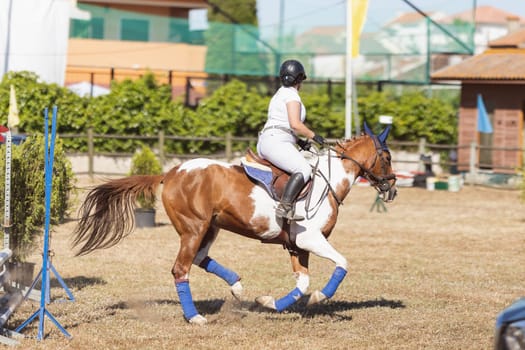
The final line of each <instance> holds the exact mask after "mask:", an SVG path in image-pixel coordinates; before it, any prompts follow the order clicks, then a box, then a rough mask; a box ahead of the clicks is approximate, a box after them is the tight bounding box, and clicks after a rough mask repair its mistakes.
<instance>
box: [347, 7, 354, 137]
mask: <svg viewBox="0 0 525 350" xmlns="http://www.w3.org/2000/svg"><path fill="white" fill-rule="evenodd" d="M352 27H353V26H352V0H346V74H345V77H346V79H345V139H349V138H351V136H352V85H353V73H352V52H353V42H352V39H353V38H352V36H353V35H352Z"/></svg>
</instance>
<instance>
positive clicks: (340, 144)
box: [335, 133, 368, 150]
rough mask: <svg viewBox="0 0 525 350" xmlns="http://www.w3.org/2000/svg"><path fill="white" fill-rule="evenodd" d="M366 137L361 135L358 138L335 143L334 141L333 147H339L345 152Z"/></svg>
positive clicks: (353, 137) (354, 137)
mask: <svg viewBox="0 0 525 350" xmlns="http://www.w3.org/2000/svg"><path fill="white" fill-rule="evenodd" d="M367 136H368V135H366V134H363V133H361V135H359V136H352V137H351V138H349V139H340V140H337V141H335V145H336V146H337V147H340V148H341V149H343V150H347V149H348V148H351V147H353V146H354V145H356V144H357V143H359V142H362V141H363V140H365V139H366V137H367Z"/></svg>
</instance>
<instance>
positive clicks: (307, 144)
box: [297, 138, 312, 151]
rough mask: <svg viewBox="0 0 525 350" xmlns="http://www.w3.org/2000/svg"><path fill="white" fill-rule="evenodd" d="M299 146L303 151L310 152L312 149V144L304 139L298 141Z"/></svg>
mask: <svg viewBox="0 0 525 350" xmlns="http://www.w3.org/2000/svg"><path fill="white" fill-rule="evenodd" d="M297 145H298V146H299V147H300V148H301V149H302V150H303V151H309V150H310V147H312V144H311V143H310V142H309V141H308V140H303V139H299V138H298V139H297Z"/></svg>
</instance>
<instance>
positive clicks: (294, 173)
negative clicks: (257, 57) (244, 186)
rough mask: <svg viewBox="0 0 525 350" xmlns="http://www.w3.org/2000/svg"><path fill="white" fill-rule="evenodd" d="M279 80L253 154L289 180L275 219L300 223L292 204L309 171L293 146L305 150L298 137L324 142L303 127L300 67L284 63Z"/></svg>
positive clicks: (292, 62)
mask: <svg viewBox="0 0 525 350" xmlns="http://www.w3.org/2000/svg"><path fill="white" fill-rule="evenodd" d="M279 77H280V80H281V84H282V86H281V87H280V88H279V90H277V92H276V93H275V95H273V97H272V99H271V101H270V104H269V106H268V119H267V121H266V124H265V125H264V128H263V130H262V131H261V132H260V133H259V140H258V143H257V152H258V153H259V155H260V156H261V157H262V158H264V159H267V160H268V161H270V162H272V163H273V164H274V165H275V166H277V167H279V168H280V169H282V170H284V171H287V172H288V173H290V179H289V180H288V183H287V184H286V186H285V188H284V192H283V195H282V197H281V202H280V204H279V206H278V207H277V209H276V215H277V217H280V218H284V219H287V220H293V221H300V220H303V219H304V217H302V216H299V215H295V205H294V204H295V203H294V202H295V199H296V198H297V196H298V194H299V192H300V191H301V189H302V188H303V186H304V185H305V183H306V182H308V180H309V179H310V176H311V175H312V168H311V166H310V164H309V163H308V161H307V160H306V159H305V158H304V157H303V155H302V154H301V153H300V152H299V150H298V149H297V147H296V146H295V145H296V144H299V145H300V146H301V147H302V148H306V147H308V146H309V143H308V142H305V141H303V140H301V139H299V138H298V135H301V136H305V137H307V138H308V139H312V140H313V141H315V142H316V143H318V144H320V145H322V144H324V143H325V140H324V138H323V137H321V136H320V135H317V134H315V133H314V132H313V131H312V130H310V129H309V128H308V127H307V126H306V125H305V124H304V120H305V118H306V109H305V108H304V105H303V103H302V102H301V97H300V96H299V90H300V89H301V83H302V82H303V80H305V79H306V74H305V71H304V67H303V65H302V64H301V63H300V62H299V61H296V60H287V61H284V62H283V64H282V65H281V69H280V72H279Z"/></svg>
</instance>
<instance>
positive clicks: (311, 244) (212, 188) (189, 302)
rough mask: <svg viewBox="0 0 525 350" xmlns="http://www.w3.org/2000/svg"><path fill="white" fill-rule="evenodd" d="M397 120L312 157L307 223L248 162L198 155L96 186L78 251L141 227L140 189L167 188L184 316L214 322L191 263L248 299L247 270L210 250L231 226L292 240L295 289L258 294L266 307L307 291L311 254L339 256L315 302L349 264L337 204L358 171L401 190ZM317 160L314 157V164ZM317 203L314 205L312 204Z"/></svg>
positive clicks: (150, 192) (388, 197) (304, 209)
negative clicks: (200, 306)
mask: <svg viewBox="0 0 525 350" xmlns="http://www.w3.org/2000/svg"><path fill="white" fill-rule="evenodd" d="M389 131H390V126H387V127H386V128H385V129H384V130H383V131H382V132H381V133H380V134H379V135H377V136H376V135H375V134H374V133H373V132H372V131H371V130H370V129H369V128H368V126H366V124H365V133H364V134H362V135H360V136H357V137H353V138H351V139H345V140H338V141H337V142H336V143H335V146H329V147H328V148H327V149H325V150H324V151H323V152H318V154H317V160H316V161H314V159H315V158H316V157H312V160H311V163H312V166H313V167H314V171H313V174H314V175H313V177H312V179H311V180H310V182H311V185H310V186H311V188H310V190H309V194H308V195H307V196H303V197H300V198H298V199H297V202H296V211H297V212H298V214H300V215H302V216H304V217H305V219H304V220H303V221H292V222H290V221H288V220H286V219H285V220H284V221H283V219H281V218H278V217H276V215H275V207H276V205H277V204H278V200H276V198H275V197H273V196H271V195H270V194H269V192H268V191H266V190H265V189H263V188H262V186H260V184H258V183H257V182H255V181H254V180H253V179H251V178H249V177H248V176H247V174H246V172H245V170H244V169H243V167H242V166H241V165H236V164H231V163H227V162H222V161H217V160H211V159H206V158H196V159H192V160H188V161H186V162H183V163H181V164H179V165H177V166H175V167H174V168H172V169H171V170H169V171H168V172H167V173H165V174H163V175H134V176H128V177H124V178H120V179H114V180H108V181H107V182H105V183H102V184H100V185H97V186H95V187H94V188H92V189H91V190H90V191H89V192H88V194H87V196H86V198H85V200H84V202H83V203H82V204H81V206H80V209H79V214H80V218H79V221H78V224H77V226H76V228H75V230H74V232H73V236H74V237H73V247H74V248H75V247H78V246H80V247H79V250H78V252H77V253H76V255H77V256H80V255H85V254H88V253H90V252H92V251H94V250H97V249H103V248H109V247H112V246H114V245H116V244H117V243H118V242H119V241H121V240H122V239H123V238H124V237H126V236H127V235H129V234H130V233H131V232H132V231H133V229H134V216H133V210H134V208H135V205H136V204H135V200H136V199H137V197H138V196H146V197H151V196H154V195H155V193H156V191H157V188H158V187H160V186H161V184H162V186H163V188H162V192H161V198H162V203H163V206H164V209H165V211H166V213H167V215H168V217H169V219H170V221H171V223H172V225H173V226H174V228H175V230H176V231H177V232H178V234H179V239H180V247H179V251H178V254H177V257H176V260H175V263H174V265H173V267H172V269H171V273H172V275H173V278H174V280H175V288H176V291H177V294H178V297H179V300H180V305H181V307H182V311H183V315H184V318H185V319H186V321H188V322H189V323H192V324H198V325H203V324H205V323H206V322H207V320H206V318H205V317H203V316H202V315H201V314H200V313H199V312H198V310H197V309H196V307H195V304H194V302H193V297H192V294H191V289H190V284H189V281H190V278H189V277H190V269H191V267H192V265H195V266H198V267H200V268H202V269H204V270H205V271H207V272H208V273H211V274H214V275H216V276H218V277H220V278H222V279H223V280H224V281H225V282H226V283H227V284H228V285H229V286H230V291H231V293H232V294H233V296H234V297H236V298H237V299H239V300H240V298H241V297H242V292H243V286H242V284H241V282H240V280H241V279H240V276H239V275H238V274H237V273H236V272H234V271H233V270H231V269H230V268H228V267H225V266H223V265H221V264H220V263H219V262H218V261H216V260H215V259H213V258H212V257H210V256H209V254H208V253H209V250H210V248H211V246H212V244H213V242H214V240H215V239H216V237H217V235H218V233H219V230H220V229H224V230H227V231H231V232H234V233H237V234H240V235H242V236H245V237H248V238H252V239H257V240H260V241H261V242H263V243H278V244H282V245H284V246H285V247H287V248H288V251H289V254H290V259H291V265H292V270H293V272H294V276H295V278H296V287H295V288H294V289H293V290H292V291H291V292H290V293H288V294H287V295H285V296H283V297H281V298H280V299H277V300H276V299H274V297H272V296H269V295H265V296H260V297H257V298H256V302H257V303H258V304H259V305H261V306H262V307H265V308H268V309H272V310H275V311H277V312H282V311H284V310H285V309H287V308H288V307H290V306H291V305H292V304H294V303H295V302H296V301H297V300H299V299H300V298H301V297H302V296H303V295H305V293H306V291H307V289H308V286H309V283H310V277H309V274H308V260H309V254H310V253H313V254H315V255H317V256H319V257H322V258H326V259H329V260H331V261H332V262H333V263H334V264H335V270H334V272H333V274H332V276H331V277H330V279H329V280H328V282H327V284H326V285H325V287H324V288H323V289H322V290H321V291H319V290H316V291H314V292H313V293H311V295H310V297H309V300H308V302H307V305H312V304H316V303H320V302H322V301H323V300H326V299H329V298H331V297H333V295H334V294H335V292H336V290H337V288H338V287H339V285H340V283H341V282H342V281H343V279H344V278H345V275H346V273H347V269H348V266H347V265H348V264H347V260H346V258H345V257H344V256H343V255H341V254H340V253H339V252H338V251H337V250H336V249H335V248H334V247H333V246H332V245H331V244H330V243H329V242H328V237H329V236H330V233H331V232H332V230H333V228H334V226H335V224H336V221H337V215H338V208H339V206H340V205H341V204H342V201H343V199H345V197H346V196H347V195H348V194H349V192H350V190H351V188H352V186H353V184H354V183H355V182H356V181H357V179H358V178H359V177H363V178H365V179H367V180H368V181H369V182H370V185H371V186H372V187H374V188H375V189H376V190H377V191H378V195H379V196H380V197H381V198H382V199H383V200H384V201H385V202H391V201H393V200H394V198H395V196H396V192H397V189H396V186H395V182H396V176H395V174H394V172H393V170H392V165H391V154H390V151H389V149H388V146H387V144H386V138H387V136H388V134H389ZM314 163H315V164H314ZM312 203H314V205H312Z"/></svg>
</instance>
